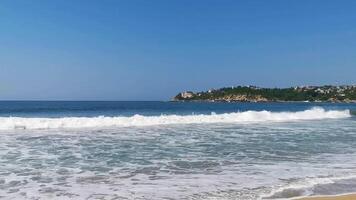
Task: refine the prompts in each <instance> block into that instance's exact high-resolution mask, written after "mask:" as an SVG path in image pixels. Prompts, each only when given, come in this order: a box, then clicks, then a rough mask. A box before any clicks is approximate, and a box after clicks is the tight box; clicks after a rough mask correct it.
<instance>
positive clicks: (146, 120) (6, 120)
mask: <svg viewBox="0 0 356 200" xmlns="http://www.w3.org/2000/svg"><path fill="white" fill-rule="evenodd" d="M347 117H351V114H350V111H349V110H325V109H323V108H318V107H315V108H312V109H309V110H304V111H298V112H270V111H245V112H234V113H224V114H215V113H212V114H210V115H206V114H199V115H160V116H143V115H134V116H131V117H127V116H117V117H105V116H98V117H62V118H32V117H0V130H10V129H58V128H95V127H130V126H152V125H169V124H205V123H256V122H285V121H297V120H319V119H337V118H347Z"/></svg>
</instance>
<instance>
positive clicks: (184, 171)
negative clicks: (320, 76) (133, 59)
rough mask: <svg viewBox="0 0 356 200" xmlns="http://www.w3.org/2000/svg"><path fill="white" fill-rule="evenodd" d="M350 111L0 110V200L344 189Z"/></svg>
mask: <svg viewBox="0 0 356 200" xmlns="http://www.w3.org/2000/svg"><path fill="white" fill-rule="evenodd" d="M355 110H356V104H342V103H304V102H303V103H216V102H215V103H202V102H81V101H73V102H70V101H68V102H66V101H58V102H57V101H39V102H37V101H24V102H20V101H8V102H7V101H2V102H0V138H1V139H0V199H149V200H151V199H153V200H154V199H165V200H168V199H169V200H171V199H194V200H198V199H204V200H205V199H207V200H209V199H215V200H218V199H222V200H229V199H234V200H235V199H237V200H239V199H241V200H249V199H251V200H254V199H292V198H296V197H302V196H309V195H332V194H340V193H350V192H356V117H355V116H354V114H352V113H355Z"/></svg>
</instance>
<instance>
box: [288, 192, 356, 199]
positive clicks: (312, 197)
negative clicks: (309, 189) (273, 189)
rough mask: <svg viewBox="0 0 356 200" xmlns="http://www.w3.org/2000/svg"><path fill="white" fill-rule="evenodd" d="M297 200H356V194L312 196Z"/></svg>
mask: <svg viewBox="0 0 356 200" xmlns="http://www.w3.org/2000/svg"><path fill="white" fill-rule="evenodd" d="M295 200H356V193H347V194H340V195H325V196H310V197H302V198H297V199H295Z"/></svg>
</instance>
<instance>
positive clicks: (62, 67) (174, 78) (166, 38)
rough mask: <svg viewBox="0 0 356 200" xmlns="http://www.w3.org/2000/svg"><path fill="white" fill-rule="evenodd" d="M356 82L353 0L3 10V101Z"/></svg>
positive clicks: (151, 2) (90, 0)
mask: <svg viewBox="0 0 356 200" xmlns="http://www.w3.org/2000/svg"><path fill="white" fill-rule="evenodd" d="M355 83H356V1H355V0H340V1H337V0H330V1H328V0H280V1H275V0H268V1H267V0H261V1H257V0H251V1H250V0H244V1H242V0H241V1H238V0H231V1H228V0H214V1H212V0H193V1H192V0H112V1H109V0H96V1H94V0H83V1H80V0H57V1H52V0H31V1H28V0H23V1H19V0H2V1H0V99H3V100H10V99H13V100H168V99H169V98H170V97H171V96H173V95H175V94H176V93H178V92H179V91H183V90H193V91H200V90H206V89H209V88H219V87H223V86H232V85H257V86H263V87H288V86H294V85H321V84H355Z"/></svg>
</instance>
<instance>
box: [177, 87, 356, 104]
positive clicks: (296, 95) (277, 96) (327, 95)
mask: <svg viewBox="0 0 356 200" xmlns="http://www.w3.org/2000/svg"><path fill="white" fill-rule="evenodd" d="M173 100H175V101H251V102H261V101H330V102H356V85H352V86H302V87H292V88H259V87H255V86H237V87H225V88H221V89H217V90H209V91H206V92H198V93H194V92H182V93H180V94H178V95H177V96H175V97H174V98H173Z"/></svg>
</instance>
